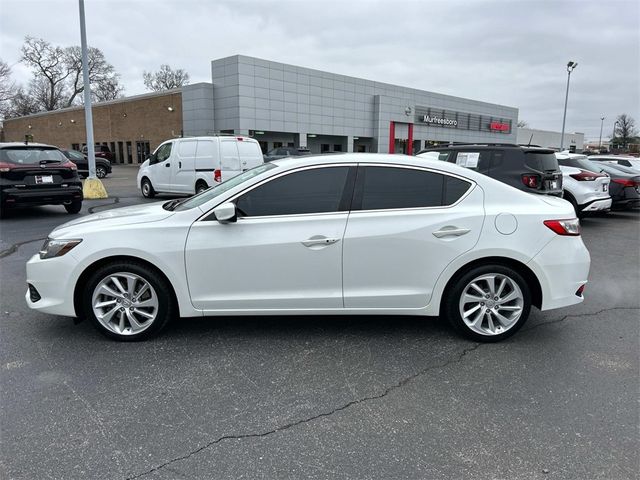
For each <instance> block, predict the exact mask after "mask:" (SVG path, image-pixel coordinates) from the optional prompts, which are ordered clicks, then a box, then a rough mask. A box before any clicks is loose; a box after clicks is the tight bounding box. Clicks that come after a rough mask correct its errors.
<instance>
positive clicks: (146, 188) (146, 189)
mask: <svg viewBox="0 0 640 480" xmlns="http://www.w3.org/2000/svg"><path fill="white" fill-rule="evenodd" d="M142 193H144V194H145V195H149V183H147V182H144V183H143V184H142Z"/></svg>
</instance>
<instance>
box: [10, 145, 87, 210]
mask: <svg viewBox="0 0 640 480" xmlns="http://www.w3.org/2000/svg"><path fill="white" fill-rule="evenodd" d="M22 205H64V208H65V209H66V210H67V212H69V213H78V212H79V211H80V209H81V208H82V182H81V181H80V178H79V177H78V170H77V167H76V165H75V163H73V162H72V161H70V160H69V159H68V158H67V157H65V156H64V155H63V154H62V152H61V151H60V150H59V149H58V148H56V147H52V146H50V145H42V144H38V143H30V144H24V143H0V208H1V209H2V210H5V209H7V208H9V207H13V206H22Z"/></svg>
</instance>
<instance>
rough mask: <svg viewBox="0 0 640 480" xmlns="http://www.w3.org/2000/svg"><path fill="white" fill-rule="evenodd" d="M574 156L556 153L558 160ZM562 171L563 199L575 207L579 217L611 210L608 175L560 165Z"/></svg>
mask: <svg viewBox="0 0 640 480" xmlns="http://www.w3.org/2000/svg"><path fill="white" fill-rule="evenodd" d="M573 155H575V154H571V153H564V152H563V153H556V157H557V158H558V160H562V159H565V158H570V157H571V156H573ZM579 156H582V155H579ZM560 170H562V188H563V191H564V192H563V193H564V195H563V198H564V199H565V200H567V201H569V202H570V203H571V204H572V205H573V208H574V209H575V211H576V215H578V217H583V216H585V214H587V213H588V212H601V211H608V210H610V209H611V196H610V195H609V183H610V182H611V179H610V178H609V177H608V176H607V175H606V174H602V173H595V172H590V171H588V170H582V169H579V168H574V167H568V166H564V165H560Z"/></svg>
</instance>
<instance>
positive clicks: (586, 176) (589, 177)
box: [569, 170, 604, 182]
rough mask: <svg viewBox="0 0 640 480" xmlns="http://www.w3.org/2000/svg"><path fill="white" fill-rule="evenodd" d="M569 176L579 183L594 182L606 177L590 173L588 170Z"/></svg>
mask: <svg viewBox="0 0 640 480" xmlns="http://www.w3.org/2000/svg"><path fill="white" fill-rule="evenodd" d="M569 176H570V177H571V178H573V179H575V180H578V181H579V182H592V181H594V180H596V179H598V178H600V177H604V175H600V174H599V173H593V172H589V171H587V170H580V173H574V174H573V175H569Z"/></svg>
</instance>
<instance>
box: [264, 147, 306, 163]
mask: <svg viewBox="0 0 640 480" xmlns="http://www.w3.org/2000/svg"><path fill="white" fill-rule="evenodd" d="M300 155H311V150H309V149H308V148H303V147H277V148H272V149H271V150H269V151H268V152H267V153H266V155H264V161H265V162H270V161H271V160H278V159H280V158H285V157H298V156H300Z"/></svg>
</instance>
